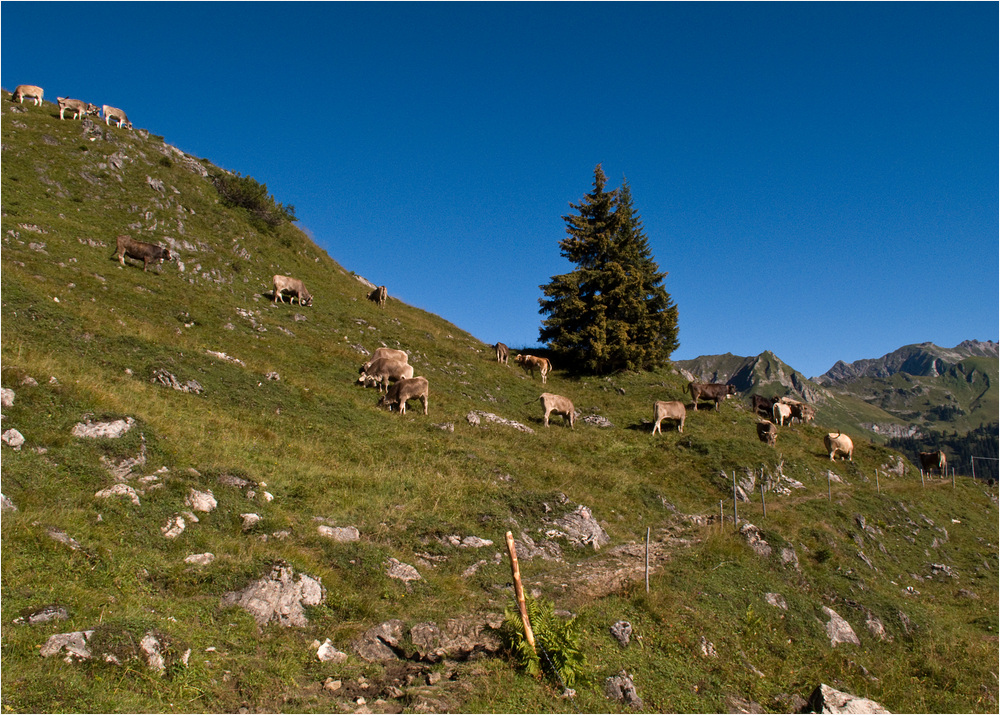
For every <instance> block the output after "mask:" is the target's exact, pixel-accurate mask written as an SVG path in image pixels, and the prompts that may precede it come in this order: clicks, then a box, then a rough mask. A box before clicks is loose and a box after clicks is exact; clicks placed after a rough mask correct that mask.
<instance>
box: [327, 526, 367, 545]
mask: <svg viewBox="0 0 1000 715" xmlns="http://www.w3.org/2000/svg"><path fill="white" fill-rule="evenodd" d="M316 531H318V532H319V535H320V536H325V537H326V538H328V539H333V540H334V541H336V542H337V543H339V544H348V543H350V542H352V541H359V540H360V539H361V532H359V531H358V529H357V527H355V526H326V525H322V526H318V527H316Z"/></svg>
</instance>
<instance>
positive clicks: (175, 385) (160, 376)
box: [150, 328, 205, 395]
mask: <svg viewBox="0 0 1000 715" xmlns="http://www.w3.org/2000/svg"><path fill="white" fill-rule="evenodd" d="M178 330H179V328H178ZM150 382H153V383H159V384H161V385H163V386H164V387H169V388H171V389H173V390H178V391H179V392H193V393H195V394H196V395H200V394H201V393H202V392H204V391H205V388H204V387H202V386H201V383H199V382H198V381H197V380H188V381H187V382H185V383H183V384H182V383H181V381H180V380H178V379H177V377H176V376H175V375H173V374H171V373H169V372H167V371H166V370H163V369H159V370H156V371H155V372H153V379H152V380H150Z"/></svg>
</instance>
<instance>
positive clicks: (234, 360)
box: [205, 350, 277, 374]
mask: <svg viewBox="0 0 1000 715" xmlns="http://www.w3.org/2000/svg"><path fill="white" fill-rule="evenodd" d="M205 352H206V353H208V354H209V355H211V356H212V357H214V358H218V359H219V360H225V361H226V362H231V363H235V364H237V365H240V366H242V367H246V366H247V365H246V363H245V362H243V361H242V360H240V359H239V358H234V357H232V356H231V355H226V354H225V353H223V352H217V351H215V350H206V351H205ZM275 374H277V373H275Z"/></svg>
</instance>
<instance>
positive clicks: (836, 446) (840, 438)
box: [823, 432, 854, 462]
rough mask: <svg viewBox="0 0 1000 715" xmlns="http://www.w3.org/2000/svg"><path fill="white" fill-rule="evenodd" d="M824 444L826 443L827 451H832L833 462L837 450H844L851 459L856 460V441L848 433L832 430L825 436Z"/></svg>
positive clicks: (831, 459)
mask: <svg viewBox="0 0 1000 715" xmlns="http://www.w3.org/2000/svg"><path fill="white" fill-rule="evenodd" d="M823 444H825V445H826V451H827V452H829V453H830V461H831V462H832V461H833V457H834V455H835V454H836V453H837V452H843V453H844V454H846V455H847V458H848V459H849V460H850V461H852V462H853V461H854V442H852V441H851V438H850V437H848V436H847V435H846V434H841V433H840V432H837V433H836V434H834V433H833V432H830V433H828V434H827V435H826V436H825V437H823Z"/></svg>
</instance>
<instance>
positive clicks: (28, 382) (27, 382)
mask: <svg viewBox="0 0 1000 715" xmlns="http://www.w3.org/2000/svg"><path fill="white" fill-rule="evenodd" d="M21 384H22V385H24V386H25V387H38V380H36V379H35V378H33V377H31V376H30V375H27V376H25V378H24V379H23V380H21Z"/></svg>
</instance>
